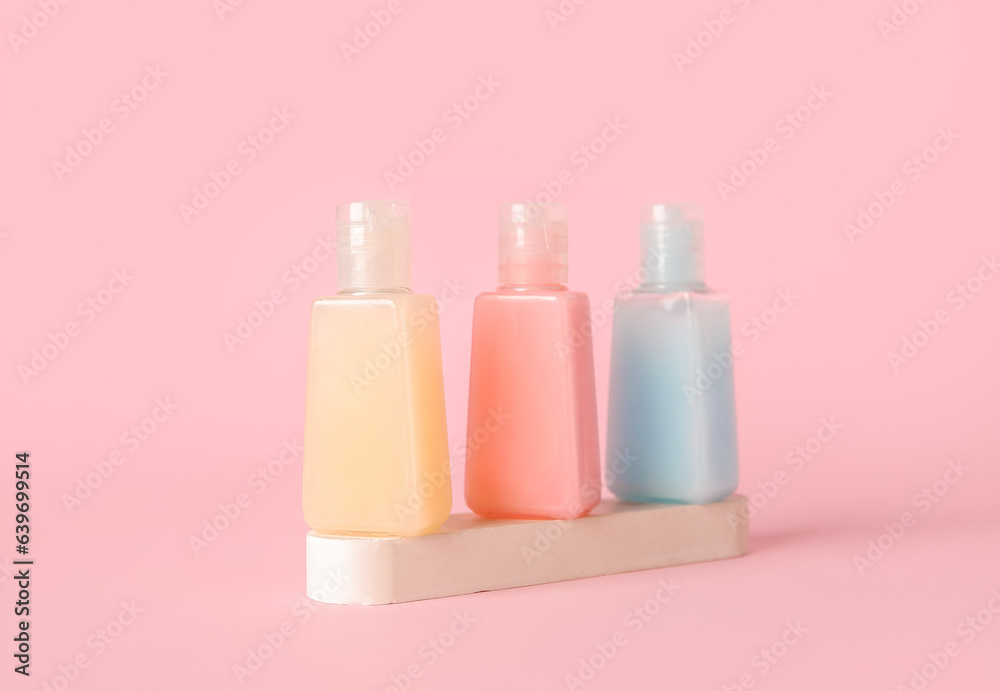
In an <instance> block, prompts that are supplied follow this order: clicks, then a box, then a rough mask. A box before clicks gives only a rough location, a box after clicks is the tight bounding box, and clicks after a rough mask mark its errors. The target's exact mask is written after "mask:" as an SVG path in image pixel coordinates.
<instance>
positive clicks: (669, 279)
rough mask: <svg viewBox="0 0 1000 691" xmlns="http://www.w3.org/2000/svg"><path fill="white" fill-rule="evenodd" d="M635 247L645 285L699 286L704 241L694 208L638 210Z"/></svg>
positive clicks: (656, 206) (669, 206) (698, 211)
mask: <svg viewBox="0 0 1000 691" xmlns="http://www.w3.org/2000/svg"><path fill="white" fill-rule="evenodd" d="M639 245H640V247H641V257H642V262H643V266H644V267H645V268H646V270H647V272H648V277H647V279H646V281H645V283H646V284H647V285H657V284H661V285H662V284H669V285H678V286H702V285H704V282H705V239H704V224H703V222H702V216H701V209H700V208H699V207H698V206H697V205H694V204H650V205H648V206H645V207H643V209H642V221H641V223H640V225H639Z"/></svg>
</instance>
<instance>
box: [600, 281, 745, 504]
mask: <svg viewBox="0 0 1000 691" xmlns="http://www.w3.org/2000/svg"><path fill="white" fill-rule="evenodd" d="M615 307H616V309H615V316H614V332H613V335H612V346H611V386H610V401H609V407H608V455H607V464H606V471H605V477H606V480H607V484H608V488H609V489H610V490H611V491H612V492H613V493H614V494H615V495H616V496H617V497H618V498H619V499H622V500H623V501H675V502H683V503H688V504H706V503H710V502H714V501H719V500H721V499H724V498H726V497H727V496H729V495H730V494H731V493H732V492H733V490H735V489H736V485H737V484H738V482H739V464H738V458H737V447H736V404H735V399H734V395H733V356H732V353H731V352H730V349H731V337H730V325H729V302H728V300H727V298H726V296H725V294H723V293H718V292H707V291H706V292H693V291H691V292H663V293H651V292H636V293H628V294H623V295H620V296H618V298H617V299H616V306H615Z"/></svg>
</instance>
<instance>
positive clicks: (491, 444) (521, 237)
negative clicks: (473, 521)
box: [465, 204, 601, 519]
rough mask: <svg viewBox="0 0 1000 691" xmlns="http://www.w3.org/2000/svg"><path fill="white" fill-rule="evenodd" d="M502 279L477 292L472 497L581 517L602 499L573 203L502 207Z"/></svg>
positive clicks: (502, 511) (546, 514)
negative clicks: (575, 286) (570, 213)
mask: <svg viewBox="0 0 1000 691" xmlns="http://www.w3.org/2000/svg"><path fill="white" fill-rule="evenodd" d="M499 247H500V285H499V286H498V287H497V289H496V291H495V292H492V293H483V294H481V295H479V296H478V297H477V298H476V305H475V312H474V316H473V324H472V367H471V374H470V380H469V428H468V436H467V440H466V444H467V452H466V461H465V464H466V465H465V500H466V503H467V504H468V505H469V508H470V509H472V510H473V511H475V512H476V513H477V514H479V515H481V516H491V517H505V518H559V519H562V518H575V517H577V516H583V515H585V514H587V513H588V512H589V511H590V510H591V509H593V508H594V507H595V506H597V504H598V502H599V501H600V498H601V477H600V455H599V451H598V440H597V402H596V398H595V392H594V353H593V347H592V344H591V321H590V300H588V299H587V296H586V295H585V294H583V293H577V292H572V291H570V290H569V289H568V288H567V287H566V286H565V285H564V284H565V283H566V275H567V267H566V257H567V239H566V210H565V209H564V208H563V207H561V206H558V205H552V206H549V207H547V208H545V209H541V208H539V207H538V206H536V205H533V204H505V205H503V206H501V207H500V243H499Z"/></svg>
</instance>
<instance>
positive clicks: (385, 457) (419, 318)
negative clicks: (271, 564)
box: [302, 293, 451, 535]
mask: <svg viewBox="0 0 1000 691" xmlns="http://www.w3.org/2000/svg"><path fill="white" fill-rule="evenodd" d="M302 497H303V509H304V513H305V519H306V523H308V524H309V526H310V527H311V528H312V529H313V530H316V531H319V532H323V533H363V534H371V533H375V534H388V535H423V534H426V533H430V532H433V531H434V530H436V529H437V528H438V527H440V525H441V524H442V523H444V521H445V519H446V518H447V517H448V514H449V513H450V512H451V474H450V472H449V460H448V433H447V428H446V424H445V408H444V377H443V374H442V367H441V335H440V329H439V326H438V319H437V304H436V303H435V301H434V298H433V297H431V296H429V295H413V294H410V293H377V294H366V295H338V296H335V297H331V298H324V299H322V300H318V301H316V302H315V303H314V304H313V309H312V328H311V330H310V336H309V384H308V392H307V400H306V432H305V454H304V470H303V493H302Z"/></svg>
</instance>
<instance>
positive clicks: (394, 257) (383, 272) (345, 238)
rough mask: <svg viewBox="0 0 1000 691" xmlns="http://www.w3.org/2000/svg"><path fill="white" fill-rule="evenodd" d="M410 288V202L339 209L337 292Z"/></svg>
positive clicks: (351, 205) (352, 204)
mask: <svg viewBox="0 0 1000 691" xmlns="http://www.w3.org/2000/svg"><path fill="white" fill-rule="evenodd" d="M409 285H410V205H409V203H408V202H395V201H367V202H349V203H347V204H339V205H338V206H337V289H338V290H347V289H351V288H397V287H409Z"/></svg>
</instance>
